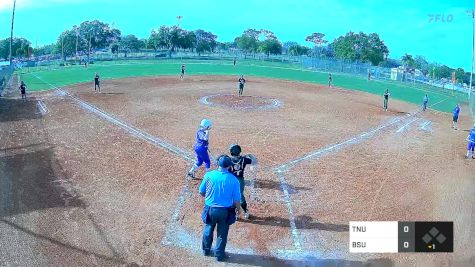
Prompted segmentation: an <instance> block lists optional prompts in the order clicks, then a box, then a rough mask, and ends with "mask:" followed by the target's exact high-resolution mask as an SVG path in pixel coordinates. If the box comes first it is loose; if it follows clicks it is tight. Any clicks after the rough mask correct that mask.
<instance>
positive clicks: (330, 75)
mask: <svg viewBox="0 0 475 267" xmlns="http://www.w3.org/2000/svg"><path fill="white" fill-rule="evenodd" d="M332 85H333V78H332V74H331V73H328V87H330V88H331V87H332Z"/></svg>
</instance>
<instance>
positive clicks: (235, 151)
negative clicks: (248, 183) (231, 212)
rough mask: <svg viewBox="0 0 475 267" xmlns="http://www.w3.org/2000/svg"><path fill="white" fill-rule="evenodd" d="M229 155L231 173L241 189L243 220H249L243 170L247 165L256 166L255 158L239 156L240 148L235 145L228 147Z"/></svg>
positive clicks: (252, 156)
mask: <svg viewBox="0 0 475 267" xmlns="http://www.w3.org/2000/svg"><path fill="white" fill-rule="evenodd" d="M229 153H230V154H231V161H232V163H233V164H232V166H231V172H232V173H233V174H234V175H235V176H236V178H237V179H238V181H239V186H240V188H241V207H242V209H243V210H244V218H245V219H249V215H250V214H249V210H248V209H247V202H246V197H245V196H244V185H245V183H244V169H245V168H246V166H247V165H249V164H251V165H256V164H257V158H256V157H255V156H254V155H252V154H248V155H245V156H241V147H240V146H239V145H237V144H233V145H231V146H230V147H229Z"/></svg>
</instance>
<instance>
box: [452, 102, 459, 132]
mask: <svg viewBox="0 0 475 267" xmlns="http://www.w3.org/2000/svg"><path fill="white" fill-rule="evenodd" d="M459 113H460V106H459V104H457V105H456V106H455V108H454V111H453V117H452V128H454V129H455V130H457V129H458V126H457V123H458V120H459Z"/></svg>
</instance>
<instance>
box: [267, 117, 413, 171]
mask: <svg viewBox="0 0 475 267" xmlns="http://www.w3.org/2000/svg"><path fill="white" fill-rule="evenodd" d="M413 115H415V114H413ZM413 115H410V116H413ZM406 118H409V117H406ZM406 118H396V119H393V120H392V121H391V122H389V123H386V124H383V125H381V126H379V127H377V128H375V129H372V130H370V131H367V132H363V133H362V134H359V135H357V136H355V137H353V138H350V139H348V140H346V141H343V142H340V143H337V144H333V145H329V146H327V147H324V148H322V149H319V150H316V151H314V152H312V153H310V154H307V155H304V156H302V157H299V158H296V159H294V160H292V161H290V162H288V163H285V164H282V165H280V166H278V167H277V168H275V171H276V172H285V171H287V170H289V169H291V168H293V167H294V166H295V165H297V164H299V163H301V162H303V161H307V160H312V159H316V158H319V157H320V156H322V155H324V154H326V153H328V152H330V151H333V150H336V149H339V148H342V147H343V146H345V145H349V144H354V143H359V142H361V141H363V140H365V139H366V138H368V137H370V136H371V135H373V134H374V133H376V132H378V131H381V130H383V129H385V128H388V127H390V126H392V125H394V124H396V123H398V122H400V121H402V120H404V119H406Z"/></svg>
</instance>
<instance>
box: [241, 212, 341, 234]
mask: <svg viewBox="0 0 475 267" xmlns="http://www.w3.org/2000/svg"><path fill="white" fill-rule="evenodd" d="M241 222H243V223H252V224H258V225H270V226H280V227H290V221H289V219H288V218H280V217H276V216H267V217H258V216H254V215H251V217H250V218H249V220H242V221H241ZM295 226H296V227H297V228H298V229H317V230H321V231H330V232H348V231H349V225H347V224H331V223H320V222H315V221H313V218H312V217H310V216H306V215H303V216H298V217H296V218H295Z"/></svg>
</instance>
